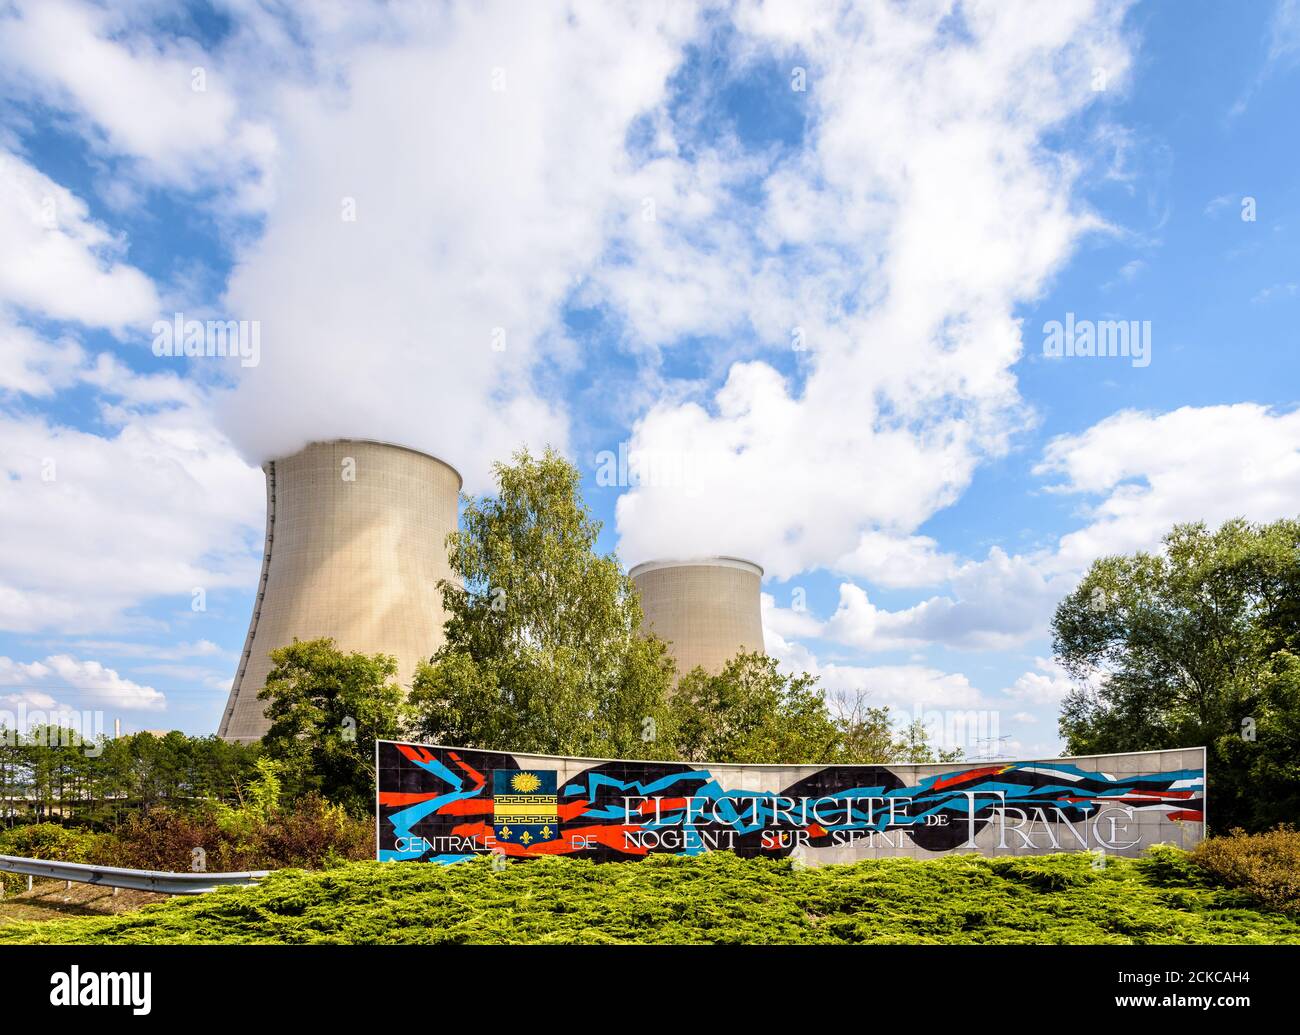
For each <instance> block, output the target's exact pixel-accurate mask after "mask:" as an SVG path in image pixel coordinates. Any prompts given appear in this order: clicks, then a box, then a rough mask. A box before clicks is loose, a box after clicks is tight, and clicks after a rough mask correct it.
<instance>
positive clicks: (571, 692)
mask: <svg viewBox="0 0 1300 1035" xmlns="http://www.w3.org/2000/svg"><path fill="white" fill-rule="evenodd" d="M494 470H495V475H496V482H497V494H496V495H495V496H488V497H483V498H481V499H475V498H472V497H466V498H465V506H464V511H463V514H462V517H461V525H462V527H461V529H460V530H459V531H457V532H454V533H452V535H451V536H449V537H448V554H449V559H450V562H451V568H452V571H454V572H455V573H456V575H457V576H458V579H459V581H458V582H453V581H448V580H444V581H443V582H441V583H440V584H439V588H440V589H441V591H442V597H443V606H444V607H445V609H446V611H447V614H448V620H447V624H446V629H445V632H446V636H445V642H444V644H443V645H442V647H440V648H439V649H438V652H437V653H436V654H435V655H434V656H433V658H432V659H431V660H430V661H429V662H427V663H424V664H422V665H421V666H420V667H419V669H418V670H417V672H416V676H415V680H414V683H413V686H412V691H411V703H412V706H413V708H414V709H415V711H416V713H417V721H416V729H417V731H418V733H419V735H421V736H423V737H425V738H427V739H429V740H432V741H435V742H441V743H448V744H462V745H466V746H472V747H480V748H495V749H499V750H513V751H533V752H539V753H547V754H568V755H607V756H625V757H628V756H630V757H642V758H645V757H661V755H662V752H663V751H665V750H668V748H667V747H666V744H665V741H664V738H663V737H662V736H660V735H659V733H660V731H662V730H663V729H664V723H665V720H666V717H667V707H666V697H667V693H668V690H669V687H670V686H671V682H672V677H673V665H672V660H671V658H670V657H669V656H668V654H667V650H666V648H665V647H664V645H663V643H662V642H661V641H659V640H657V639H654V638H642V637H641V636H639V635H638V632H637V630H638V627H639V626H640V623H641V605H640V601H639V599H638V597H637V593H636V589H635V587H634V585H633V584H632V581H631V580H630V579H629V578H628V577H627V576H626V575H625V574H624V573H623V571H622V569H621V567H620V566H619V563H618V559H617V557H615V556H614V555H613V554H606V555H601V554H598V553H597V552H596V539H597V536H598V535H599V534H600V528H601V524H600V522H599V521H596V520H594V519H593V518H592V517H591V514H590V512H589V511H588V510H587V508H586V506H585V505H584V503H583V501H582V495H581V491H580V488H579V475H578V471H577V469H576V468H575V467H574V466H573V465H572V464H570V463H568V461H566V460H565V459H564V458H563V457H561V456H560V455H559V454H558V453H556V452H555V451H553V450H550V449H548V450H546V452H545V453H544V454H542V456H540V457H536V458H535V457H533V456H531V455H530V454H529V453H528V451H527V450H523V451H520V452H519V453H516V454H515V456H514V457H513V462H512V463H510V464H502V463H499V464H496V465H495V467H494Z"/></svg>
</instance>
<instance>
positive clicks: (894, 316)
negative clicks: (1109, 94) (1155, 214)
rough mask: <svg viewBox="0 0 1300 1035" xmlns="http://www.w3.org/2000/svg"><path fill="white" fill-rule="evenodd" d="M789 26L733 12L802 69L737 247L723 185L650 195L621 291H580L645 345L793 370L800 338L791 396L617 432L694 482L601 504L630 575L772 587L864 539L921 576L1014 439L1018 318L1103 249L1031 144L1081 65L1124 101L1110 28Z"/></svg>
mask: <svg viewBox="0 0 1300 1035" xmlns="http://www.w3.org/2000/svg"><path fill="white" fill-rule="evenodd" d="M805 14H806V5H795V6H793V7H787V6H785V5H768V4H764V5H761V6H759V5H752V4H750V5H742V7H741V9H740V14H739V16H738V20H739V21H740V23H741V24H742V26H744V27H745V28H747V29H748V30H750V32H752V33H753V34H754V36H755V38H754V39H752V40H750V41H749V44H750V46H751V47H754V48H760V49H762V48H766V49H767V50H769V51H770V52H772V53H775V54H778V55H780V57H781V58H782V60H784V59H787V58H788V59H789V60H791V61H793V60H794V55H795V53H796V52H795V48H800V53H806V54H807V55H809V64H810V65H811V66H812V67H811V68H810V69H809V76H810V81H811V85H810V88H809V90H808V92H807V94H806V103H807V105H808V107H809V114H810V121H809V131H808V132H809V134H810V140H809V142H808V146H807V147H806V149H805V150H804V151H803V152H802V153H801V154H800V155H799V156H798V157H795V158H792V159H791V160H789V161H787V162H784V163H781V164H780V165H779V166H777V167H775V168H774V169H773V171H771V172H770V173H769V175H768V176H767V178H766V179H765V180H764V181H763V200H762V202H761V203H760V204H759V205H758V207H757V209H756V210H751V209H749V208H741V209H740V211H739V214H736V206H735V205H733V206H732V208H731V212H732V214H733V220H734V222H735V225H732V224H728V223H727V222H726V217H727V210H725V209H722V208H720V205H721V203H720V202H719V201H718V200H717V198H716V196H717V194H718V193H719V192H720V187H719V184H723V183H725V179H724V178H722V177H713V178H712V179H710V178H708V177H706V176H704V175H702V174H700V173H699V172H698V171H697V172H696V175H695V177H694V179H691V178H689V177H686V176H684V175H678V176H677V179H676V180H674V179H673V178H672V177H670V176H665V177H664V182H665V183H666V184H667V186H666V187H665V188H664V192H665V197H666V199H667V201H668V203H667V204H660V205H659V206H658V211H659V213H660V215H659V219H658V220H657V222H656V224H655V226H654V229H653V231H652V232H651V233H645V232H644V231H643V230H642V228H641V227H640V226H639V225H638V224H636V222H635V220H634V218H633V217H632V216H631V215H629V216H628V218H627V226H626V229H625V234H624V238H623V246H624V248H625V249H626V251H627V252H628V253H629V254H630V255H632V256H633V261H632V270H631V271H621V270H616V271H615V272H614V273H612V274H608V273H607V274H605V275H603V276H599V275H598V277H597V280H598V281H599V283H600V284H601V286H602V287H603V288H604V290H605V291H606V293H607V295H608V297H610V298H611V299H613V300H614V301H615V302H616V304H618V305H620V306H621V307H623V308H624V309H626V311H628V312H629V313H630V314H631V316H632V318H633V324H634V330H636V331H637V332H639V333H640V334H641V335H642V337H643V338H645V339H646V340H648V341H651V342H653V341H655V340H656V339H658V338H661V337H663V336H665V334H666V333H674V334H680V333H683V332H685V331H688V330H692V329H694V330H696V331H697V332H701V331H702V332H710V331H716V330H717V328H718V327H719V326H720V325H723V324H729V325H731V326H732V327H734V328H735V330H736V333H739V334H747V335H750V336H751V337H752V336H756V337H757V339H758V341H759V343H761V344H762V345H764V346H766V347H769V348H778V347H779V348H781V349H782V350H783V351H785V352H786V353H787V354H789V350H790V345H791V333H792V330H793V329H795V328H800V329H802V331H803V333H804V335H805V336H806V341H807V343H808V346H809V350H808V352H807V353H806V354H805V359H806V363H804V364H803V365H802V366H801V368H800V372H801V373H802V374H804V375H806V377H805V379H804V380H803V382H802V384H800V383H798V382H797V381H796V380H794V379H792V378H791V377H788V376H783V375H782V374H780V373H778V371H777V369H776V368H775V367H774V366H772V365H770V364H769V363H767V362H763V361H757V360H750V361H749V362H744V363H736V364H735V365H734V366H732V368H731V370H730V374H729V376H728V377H727V379H726V383H725V385H724V386H723V387H722V388H721V389H720V390H719V391H718V392H717V393H716V394H714V395H713V397H712V398H711V399H708V398H700V399H697V400H688V401H685V402H678V401H669V402H665V403H662V404H660V405H658V406H656V407H654V408H652V409H651V410H650V412H649V413H647V414H646V415H645V417H644V418H643V419H642V420H641V421H640V422H639V423H638V424H637V425H636V428H635V432H634V435H633V443H632V445H633V448H634V449H638V450H643V451H647V452H651V453H661V454H665V455H678V456H683V457H688V458H690V459H691V461H692V462H691V464H690V465H689V466H690V467H691V469H692V470H693V471H695V472H696V474H697V477H696V478H695V479H694V480H693V481H692V482H691V483H690V484H688V485H686V486H684V487H683V486H681V485H671V484H670V485H659V484H649V485H647V484H642V485H640V486H638V487H636V488H634V489H633V490H632V491H631V492H629V493H627V494H625V495H624V496H623V497H622V498H621V499H620V500H619V504H618V511H617V519H618V528H619V532H620V535H621V537H622V538H621V544H620V545H621V550H622V552H623V554H624V555H625V556H626V557H628V558H629V560H630V561H633V562H635V561H638V560H642V559H645V558H648V557H654V556H662V555H677V554H681V553H683V552H685V553H688V554H710V553H724V554H740V555H743V556H752V557H754V558H755V559H757V560H759V561H760V562H761V563H762V564H763V565H764V567H765V568H766V569H767V570H768V571H769V572H770V573H771V574H774V575H776V576H777V577H788V576H790V575H792V574H794V573H796V572H799V571H804V570H808V569H811V568H816V567H821V566H827V565H832V564H834V563H835V562H837V561H838V560H839V559H840V558H843V557H846V556H848V557H852V556H853V555H854V554H855V552H856V551H858V550H859V548H860V542H861V537H862V536H863V534H864V533H865V534H866V535H867V536H868V537H869V538H868V540H867V542H866V546H865V548H864V552H865V560H866V561H867V562H870V563H871V565H872V566H873V568H874V570H878V571H886V572H897V571H898V569H899V567H900V563H899V562H898V561H897V560H895V559H893V558H891V557H890V556H889V555H888V551H886V555H885V556H884V557H880V556H873V553H874V554H879V552H880V546H881V544H882V543H884V544H896V545H897V546H899V547H900V548H901V552H902V554H903V555H904V556H906V555H907V554H908V553H909V552H915V550H916V548H917V543H916V542H915V540H914V536H913V534H914V532H915V530H916V528H917V527H918V526H919V525H920V524H921V522H923V521H924V520H925V519H926V518H928V517H929V516H930V515H931V514H933V513H934V512H935V511H936V510H937V509H939V508H940V507H943V506H945V505H947V504H949V503H951V502H953V500H955V499H956V498H957V496H958V495H959V494H960V493H961V491H962V490H963V489H964V488H965V486H966V485H967V484H968V482H969V480H970V477H971V475H972V472H973V470H974V468H975V466H976V464H977V463H978V462H979V461H980V459H982V458H983V457H985V456H988V455H990V454H997V453H999V452H1001V451H1003V450H1004V449H1005V448H1006V444H1007V439H1008V436H1009V434H1010V433H1011V432H1012V430H1013V428H1014V427H1015V426H1017V425H1022V424H1023V423H1024V421H1025V414H1024V412H1023V407H1022V406H1021V403H1020V400H1019V397H1018V394H1017V391H1016V384H1015V380H1014V378H1013V377H1012V375H1011V372H1010V368H1011V365H1012V364H1013V363H1015V362H1016V360H1017V359H1018V358H1019V356H1020V353H1021V336H1020V328H1019V325H1018V323H1017V321H1016V320H1015V318H1014V315H1013V314H1014V310H1015V307H1016V305H1017V303H1019V302H1022V301H1024V300H1026V299H1030V298H1033V297H1035V296H1036V295H1037V294H1038V293H1039V292H1040V291H1041V290H1042V289H1043V287H1044V285H1045V284H1046V283H1047V279H1048V278H1049V277H1050V275H1051V274H1052V273H1053V272H1054V271H1055V270H1056V269H1057V268H1059V266H1060V265H1061V263H1062V262H1063V261H1064V260H1065V259H1066V258H1067V257H1068V256H1069V254H1070V253H1071V250H1072V249H1073V247H1074V246H1075V244H1076V243H1077V241H1078V240H1079V238H1080V236H1081V235H1082V234H1083V233H1085V232H1086V231H1087V230H1089V229H1090V228H1094V227H1097V226H1099V223H1098V221H1097V220H1096V219H1095V218H1094V217H1092V216H1091V215H1089V214H1088V213H1087V212H1086V211H1084V210H1082V209H1081V208H1079V207H1078V206H1077V205H1076V204H1075V203H1074V202H1073V200H1072V196H1071V194H1072V186H1073V182H1074V178H1075V176H1076V174H1077V171H1078V164H1077V162H1075V161H1074V160H1073V159H1071V158H1069V157H1066V156H1062V155H1059V154H1054V153H1053V152H1051V151H1050V150H1048V149H1047V148H1046V147H1045V146H1044V145H1043V144H1042V143H1041V140H1042V137H1043V135H1044V133H1046V132H1047V131H1048V130H1049V129H1052V128H1054V127H1056V126H1058V125H1059V124H1060V123H1061V122H1062V121H1063V120H1065V119H1068V118H1069V117H1070V116H1071V115H1073V114H1074V113H1076V112H1078V111H1080V110H1082V109H1083V108H1084V107H1086V106H1087V105H1088V104H1090V103H1092V102H1093V101H1094V100H1095V99H1096V97H1097V95H1096V94H1095V93H1093V91H1092V90H1091V86H1090V82H1091V70H1092V69H1093V68H1094V67H1098V66H1101V67H1105V68H1107V70H1108V72H1109V80H1110V85H1111V87H1112V88H1114V87H1115V86H1117V85H1118V84H1119V83H1120V82H1121V81H1122V78H1123V75H1124V73H1125V70H1126V69H1127V65H1128V62H1129V55H1128V51H1127V49H1126V47H1125V46H1124V45H1123V44H1122V43H1121V42H1120V40H1119V36H1118V24H1119V19H1120V17H1121V14H1122V8H1121V7H1118V6H1115V5H1110V4H1102V5H1093V4H1089V3H1082V2H1080V3H1059V4H1053V5H1051V9H1050V12H1045V11H1044V9H1043V8H1041V7H1037V6H1036V7H1033V8H1032V9H1027V8H1020V7H1018V6H1016V5H1012V4H1002V3H998V4H974V5H963V7H962V8H961V9H960V11H959V12H957V13H952V12H950V11H949V9H948V8H938V7H935V8H916V7H912V6H908V7H898V6H889V5H868V6H861V5H859V6H852V5H850V6H846V7H843V8H836V9H831V8H825V9H822V11H821V12H820V14H819V16H818V17H804V15H805ZM952 19H964V22H965V24H964V26H963V28H964V30H965V31H964V33H959V32H950V31H948V29H949V28H950V26H951V23H952V21H951V20H952ZM683 182H684V183H685V185H686V186H682V183H683ZM688 187H689V188H691V189H690V190H688V189H687V188H688ZM711 193H712V194H713V195H714V200H712V201H710V200H709V195H710V194H711ZM699 194H703V195H704V200H698V199H697V195H699ZM683 198H685V199H686V201H683V200H682V199H683ZM687 202H689V203H687ZM749 225H752V226H753V228H754V229H753V232H752V233H744V232H742V231H741V230H740V229H738V227H740V226H749ZM697 242H700V243H699V244H698V246H695V247H692V246H693V245H696V243H697ZM936 249H941V251H937V250H936ZM679 289H682V290H685V292H686V296H687V298H688V299H689V298H691V297H693V295H694V294H701V295H705V294H707V296H708V299H709V305H708V306H699V305H696V306H693V307H688V308H690V309H692V310H693V311H695V312H698V313H699V315H698V317H697V324H696V326H695V327H694V328H692V327H691V326H690V325H689V324H688V323H684V322H683V321H682V320H681V319H676V318H675V319H674V321H673V322H672V323H671V325H670V326H669V327H668V329H667V331H665V329H664V327H663V326H662V324H663V319H664V318H663V317H662V315H660V308H661V307H660V306H659V305H658V302H659V300H661V299H669V298H673V297H675V296H676V295H677V293H678V291H679ZM675 311H676V310H675V309H674V312H675ZM642 312H650V313H652V316H651V317H648V318H647V319H645V320H640V321H639V323H638V319H637V317H638V314H639V313H642ZM795 355H796V357H797V356H798V355H799V354H795ZM872 537H874V538H872ZM926 577H930V574H929V573H927V576H926Z"/></svg>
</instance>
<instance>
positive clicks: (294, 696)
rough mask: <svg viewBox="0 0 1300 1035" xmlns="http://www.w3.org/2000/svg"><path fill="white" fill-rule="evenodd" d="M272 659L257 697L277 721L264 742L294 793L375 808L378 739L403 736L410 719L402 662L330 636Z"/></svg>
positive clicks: (360, 810) (354, 809)
mask: <svg viewBox="0 0 1300 1035" xmlns="http://www.w3.org/2000/svg"><path fill="white" fill-rule="evenodd" d="M271 660H272V662H273V667H272V669H271V671H270V672H269V673H268V674H267V677H266V687H265V688H264V689H263V690H262V691H261V692H260V693H259V694H258V695H257V696H258V698H259V700H263V701H267V702H268V704H267V708H266V716H267V718H268V719H270V721H271V727H270V729H269V730H268V731H267V733H266V735H265V736H264V737H263V738H262V747H263V750H264V751H265V752H266V755H267V757H268V758H271V759H273V760H275V761H276V762H279V763H281V772H282V773H283V778H284V779H285V781H287V782H288V783H289V784H290V793H291V795H292V796H294V797H297V796H299V795H302V794H304V793H307V792H310V791H316V792H319V793H320V794H321V795H323V796H324V797H325V798H326V799H328V800H329V801H331V802H335V803H337V804H340V805H342V806H344V807H345V808H346V809H347V810H348V811H349V812H351V813H353V814H354V815H361V814H364V813H366V812H368V811H371V810H372V809H373V803H374V794H375V761H374V759H375V741H376V740H399V739H401V738H402V737H403V736H404V734H405V732H406V728H407V723H408V708H407V704H406V696H405V694H404V692H403V690H402V688H401V686H400V685H398V683H397V681H396V676H397V661H396V659H394V658H392V657H391V656H389V655H387V654H363V653H361V652H360V651H350V652H345V651H343V650H340V649H339V647H338V646H337V645H336V644H335V643H334V641H333V640H332V639H330V638H328V637H323V638H321V639H317V640H294V642H293V643H291V644H289V645H288V646H285V647H278V648H277V649H275V650H273V651H272V652H271Z"/></svg>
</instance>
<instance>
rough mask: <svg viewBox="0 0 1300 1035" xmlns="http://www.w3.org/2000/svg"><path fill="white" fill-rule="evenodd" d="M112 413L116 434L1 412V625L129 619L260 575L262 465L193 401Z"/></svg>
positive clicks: (77, 626) (79, 624)
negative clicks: (153, 604)
mask: <svg viewBox="0 0 1300 1035" xmlns="http://www.w3.org/2000/svg"><path fill="white" fill-rule="evenodd" d="M128 390H129V389H128ZM111 416H112V417H113V418H114V419H115V420H117V421H119V422H120V423H119V424H118V426H117V427H116V428H115V430H114V431H113V433H111V434H109V435H96V434H92V433H89V432H84V431H79V430H76V429H73V428H69V427H65V426H60V425H57V424H52V423H50V422H48V421H46V420H43V419H41V418H39V417H35V416H25V415H18V416H15V415H3V416H0V438H3V440H4V441H5V445H6V449H5V453H4V456H3V458H2V459H0V511H3V513H4V514H5V529H6V534H5V535H4V537H3V538H0V628H6V629H10V630H15V631H23V632H36V631H41V630H53V631H56V632H72V633H77V634H84V633H86V632H90V631H93V630H98V629H115V628H124V627H127V626H129V625H130V624H131V622H132V619H130V618H129V617H128V614H129V612H130V611H131V610H132V609H133V608H136V607H138V606H139V605H141V604H142V603H144V602H146V601H148V600H150V599H152V598H155V597H158V596H166V595H180V596H183V599H184V605H185V608H186V609H187V610H188V607H189V601H190V594H191V592H192V590H193V589H195V588H203V589H205V590H207V591H209V592H210V591H212V590H215V589H220V588H222V587H228V586H239V587H245V586H251V585H253V583H254V582H255V581H256V578H257V558H258V553H259V550H258V546H259V545H260V541H261V536H262V497H263V493H262V476H261V472H260V471H258V470H257V469H256V468H254V467H250V466H248V465H247V464H245V463H244V462H243V461H242V460H240V459H239V457H238V456H237V455H236V454H235V452H234V450H233V449H232V447H231V446H230V444H229V442H228V441H226V440H225V439H224V438H223V437H222V436H221V435H220V433H218V432H217V431H216V430H215V429H214V428H213V427H212V426H211V425H210V423H207V422H206V418H205V416H204V414H203V413H202V411H201V410H199V409H196V408H194V407H192V406H181V407H175V408H169V409H164V410H138V409H134V408H132V407H130V406H122V407H116V408H112V412H111Z"/></svg>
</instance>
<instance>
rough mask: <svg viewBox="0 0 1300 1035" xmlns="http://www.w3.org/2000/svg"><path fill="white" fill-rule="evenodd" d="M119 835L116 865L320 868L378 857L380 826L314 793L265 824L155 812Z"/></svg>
mask: <svg viewBox="0 0 1300 1035" xmlns="http://www.w3.org/2000/svg"><path fill="white" fill-rule="evenodd" d="M116 835H117V841H118V845H119V854H118V861H117V863H116V865H119V866H131V867H137V868H139V869H149V870H179V871H186V870H193V869H196V868H202V869H205V870H207V871H209V872H213V873H216V872H230V871H240V870H276V869H282V868H284V867H289V866H295V867H301V868H305V869H320V868H322V867H325V866H331V865H334V864H336V863H338V862H342V861H353V860H360V859H370V858H372V857H373V856H374V841H375V831H374V821H373V820H370V819H358V818H355V817H353V816H350V815H348V813H347V812H346V811H345V810H344V809H343V808H342V807H341V806H338V805H331V804H330V803H328V802H326V801H325V800H324V799H322V798H320V797H319V796H318V795H314V794H309V795H307V796H306V797H304V798H302V799H300V800H299V801H297V802H295V803H294V805H293V806H292V807H291V808H284V809H277V810H276V811H275V812H273V813H272V814H270V815H268V816H266V817H264V818H262V817H253V816H250V815H249V814H248V813H247V812H243V811H241V810H216V809H195V810H190V811H179V810H176V809H151V810H149V811H148V812H142V813H135V814H133V815H132V816H130V817H129V818H128V819H127V821H126V822H125V823H123V824H122V825H121V826H120V827H118V828H117V831H116ZM199 850H201V851H199Z"/></svg>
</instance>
